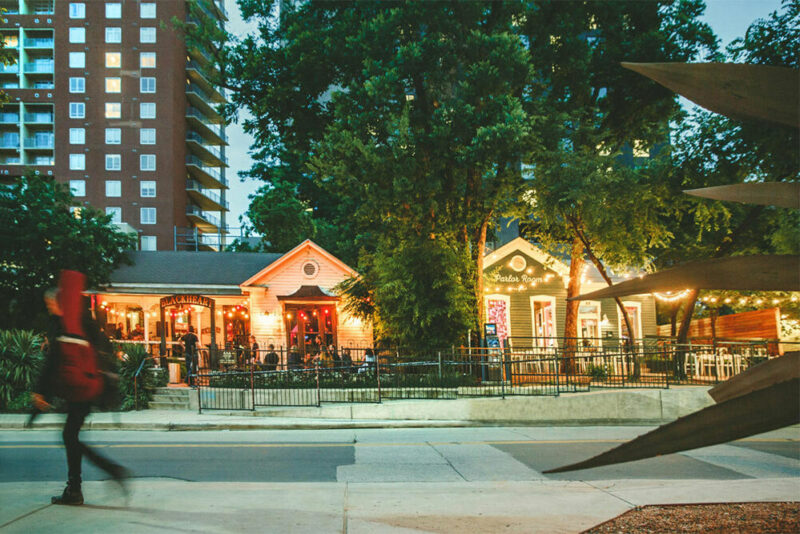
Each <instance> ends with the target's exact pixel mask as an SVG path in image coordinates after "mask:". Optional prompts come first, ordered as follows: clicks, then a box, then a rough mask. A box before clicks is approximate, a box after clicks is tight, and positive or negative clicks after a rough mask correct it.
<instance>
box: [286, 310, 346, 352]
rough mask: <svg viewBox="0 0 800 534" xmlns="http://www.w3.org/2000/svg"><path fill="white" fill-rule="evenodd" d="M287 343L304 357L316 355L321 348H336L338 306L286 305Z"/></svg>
mask: <svg viewBox="0 0 800 534" xmlns="http://www.w3.org/2000/svg"><path fill="white" fill-rule="evenodd" d="M285 310H286V311H285V312H284V321H285V324H286V343H287V345H288V346H289V348H291V347H294V346H296V347H297V350H298V351H299V352H300V354H302V355H304V356H305V355H306V354H316V353H318V352H319V351H320V349H321V347H322V346H323V345H324V346H326V347H327V346H329V345H334V346H336V344H337V340H336V333H337V332H336V322H337V321H336V306H334V305H331V304H286V308H285Z"/></svg>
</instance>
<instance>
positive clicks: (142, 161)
mask: <svg viewBox="0 0 800 534" xmlns="http://www.w3.org/2000/svg"><path fill="white" fill-rule="evenodd" d="M139 170H140V171H154V170H156V155H155V154H141V155H140V156H139Z"/></svg>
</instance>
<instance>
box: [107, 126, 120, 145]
mask: <svg viewBox="0 0 800 534" xmlns="http://www.w3.org/2000/svg"><path fill="white" fill-rule="evenodd" d="M120 143H122V129H121V128H106V144H107V145H118V144H120Z"/></svg>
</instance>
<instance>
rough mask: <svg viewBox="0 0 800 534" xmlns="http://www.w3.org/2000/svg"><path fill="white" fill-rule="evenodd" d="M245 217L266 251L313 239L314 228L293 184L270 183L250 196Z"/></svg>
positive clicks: (281, 248) (281, 250)
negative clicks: (258, 234)
mask: <svg viewBox="0 0 800 534" xmlns="http://www.w3.org/2000/svg"><path fill="white" fill-rule="evenodd" d="M250 199H251V203H250V207H249V208H248V209H247V217H248V218H249V219H250V221H251V222H252V223H253V228H254V229H255V230H256V232H258V233H260V234H261V236H262V238H261V242H262V248H263V249H264V250H265V251H267V252H286V251H288V250H291V249H293V248H294V247H296V246H297V245H299V244H300V243H301V242H302V241H304V240H305V239H313V238H314V236H315V234H316V227H315V226H314V222H313V220H312V218H311V215H310V213H309V211H310V210H311V208H308V207H307V206H308V205H307V204H306V203H304V202H303V201H302V200H300V199H298V198H297V197H296V196H295V194H294V187H293V186H292V185H290V184H287V183H285V182H277V181H276V182H274V183H273V184H271V185H265V186H263V187H261V188H260V189H259V190H258V191H256V192H255V193H254V194H252V195H250Z"/></svg>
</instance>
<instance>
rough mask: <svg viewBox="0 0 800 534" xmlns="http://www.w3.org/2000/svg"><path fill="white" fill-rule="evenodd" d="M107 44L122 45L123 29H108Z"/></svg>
mask: <svg viewBox="0 0 800 534" xmlns="http://www.w3.org/2000/svg"><path fill="white" fill-rule="evenodd" d="M106 42H107V43H121V42H122V28H106Z"/></svg>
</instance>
